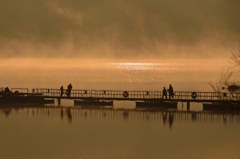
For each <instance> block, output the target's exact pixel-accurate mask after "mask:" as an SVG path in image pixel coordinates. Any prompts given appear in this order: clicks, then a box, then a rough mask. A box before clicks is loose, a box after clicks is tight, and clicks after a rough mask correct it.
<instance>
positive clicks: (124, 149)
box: [0, 106, 240, 159]
mask: <svg viewBox="0 0 240 159" xmlns="http://www.w3.org/2000/svg"><path fill="white" fill-rule="evenodd" d="M0 125H1V131H0V139H1V144H0V153H1V158H10V159H11V158H46V159H50V158H51V159H52V158H59V159H67V158H73V159H74V158H76V159H79V158H82V159H85V158H86V159H92V158H99V159H112V158H116V159H122V158H126V159H132V158H138V159H145V158H151V159H158V158H169V159H175V158H180V159H192V158H194V159H202V158H207V159H208V158H209V159H211V158H220V159H225V158H236V159H238V158H239V157H240V152H239V149H240V144H239V140H240V135H239V132H240V127H239V125H240V114H239V112H234V113H229V112H218V113H217V112H187V111H171V110H169V111H166V110H162V111H160V110H157V111H152V110H151V111H150V110H138V109H113V108H97V107H96V108H83V107H58V106H54V107H50V106H45V107H28V108H27V107H26V108H1V109H0ZM196 152H197V154H200V155H196Z"/></svg>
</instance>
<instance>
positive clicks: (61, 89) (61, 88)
mask: <svg viewBox="0 0 240 159" xmlns="http://www.w3.org/2000/svg"><path fill="white" fill-rule="evenodd" d="M63 90H64V89H63V86H62V87H60V96H61V97H62V96H63Z"/></svg>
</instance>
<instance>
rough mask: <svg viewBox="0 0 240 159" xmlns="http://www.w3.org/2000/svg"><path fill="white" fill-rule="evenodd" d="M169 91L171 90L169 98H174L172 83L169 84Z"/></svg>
mask: <svg viewBox="0 0 240 159" xmlns="http://www.w3.org/2000/svg"><path fill="white" fill-rule="evenodd" d="M168 92H169V99H171V98H173V96H174V93H173V87H172V85H171V84H170V85H169V89H168Z"/></svg>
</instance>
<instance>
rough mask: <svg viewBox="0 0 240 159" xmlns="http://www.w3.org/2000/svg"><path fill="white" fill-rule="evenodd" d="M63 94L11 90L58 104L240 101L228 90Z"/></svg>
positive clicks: (56, 91) (58, 90)
mask: <svg viewBox="0 0 240 159" xmlns="http://www.w3.org/2000/svg"><path fill="white" fill-rule="evenodd" d="M65 91H66V90H64V93H63V94H61V90H60V89H51V88H34V89H32V90H30V91H29V89H28V88H12V89H11V92H12V93H16V94H18V95H21V96H39V97H41V98H44V99H57V100H58V105H60V104H61V99H70V100H92V101H109V100H111V101H136V102H137V101H142V102H153V103H154V102H155V103H156V102H186V103H187V110H189V109H190V102H199V103H206V102H212V103H213V102H216V103H236V104H239V103H240V100H239V99H240V93H229V92H228V93H226V92H189V91H174V98H171V99H170V98H169V97H167V98H162V95H163V94H162V91H152V90H89V89H72V90H71V94H70V96H68V95H66V94H65Z"/></svg>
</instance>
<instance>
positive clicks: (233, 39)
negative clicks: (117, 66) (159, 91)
mask: <svg viewBox="0 0 240 159" xmlns="http://www.w3.org/2000/svg"><path fill="white" fill-rule="evenodd" d="M239 6H240V1H225V0H219V1H207V0H203V1H191V0H183V1H177V0H173V1H163V0H158V1H156V0H152V1H144V0H138V1H136V0H128V1H122V0H121V1H120V0H116V1H110V0H95V1H87V0H72V1H63V0H41V1H40V0H39V1H31V0H24V1H6V0H3V1H1V2H0V19H1V20H0V25H1V28H0V58H81V59H97V58H100V59H101V58H107V59H128V58H129V59H134V58H138V59H173V58H177V59H178V58H180V59H184V58H190V59H191V58H200V59H208V58H228V57H229V55H230V54H231V52H235V51H237V49H238V45H239V40H240V21H239V15H240V10H239Z"/></svg>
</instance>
